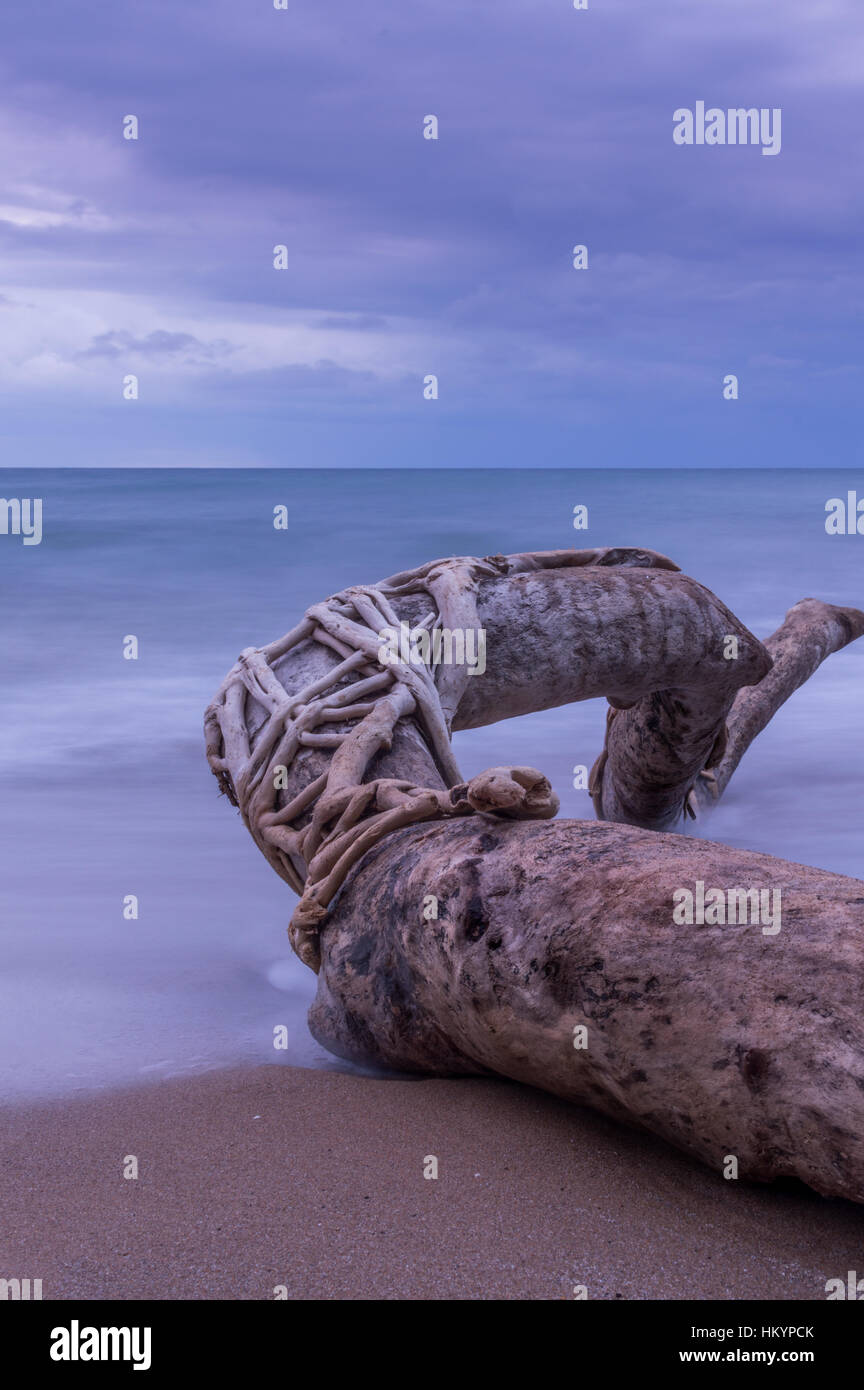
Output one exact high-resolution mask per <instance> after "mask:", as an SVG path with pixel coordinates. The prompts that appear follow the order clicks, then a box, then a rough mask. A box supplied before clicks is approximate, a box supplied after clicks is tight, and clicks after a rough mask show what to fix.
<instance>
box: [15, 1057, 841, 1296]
mask: <svg viewBox="0 0 864 1390" xmlns="http://www.w3.org/2000/svg"><path fill="white" fill-rule="evenodd" d="M0 1154H2V1182H3V1191H4V1203H3V1206H4V1213H3V1226H2V1233H0V1274H2V1275H3V1276H4V1277H7V1278H10V1277H19V1278H26V1277H29V1278H31V1279H34V1278H41V1279H42V1281H43V1297H44V1298H45V1299H79V1298H83V1299H95V1298H108V1299H137V1298H157V1299H217V1298H222V1299H272V1298H274V1296H275V1295H274V1290H275V1289H276V1288H277V1286H280V1285H281V1286H284V1287H285V1289H286V1290H287V1296H288V1298H289V1299H316V1300H317V1299H412V1300H413V1299H443V1298H455V1299H481V1300H482V1299H519V1300H526V1299H544V1300H545V1299H552V1300H558V1299H570V1298H572V1297H573V1287H574V1285H576V1284H584V1285H585V1286H586V1287H587V1291H588V1297H589V1298H594V1299H691V1298H695V1299H736V1298H755V1299H794V1300H808V1299H815V1300H822V1299H824V1297H825V1292H824V1286H825V1281H826V1279H828V1278H831V1277H836V1276H845V1272H846V1271H847V1270H848V1269H852V1268H857V1266H858V1265H859V1264H860V1261H861V1249H862V1241H864V1208H858V1207H855V1206H853V1205H851V1204H848V1203H845V1202H841V1201H825V1200H823V1199H821V1198H818V1197H816V1196H815V1195H813V1194H810V1193H809V1192H807V1191H806V1190H805V1189H804V1188H801V1187H798V1186H794V1185H792V1184H789V1185H787V1186H780V1187H774V1188H767V1187H753V1186H750V1185H747V1184H745V1183H743V1182H741V1183H731V1182H725V1181H724V1180H723V1179H722V1178H721V1177H720V1176H718V1175H715V1174H712V1173H710V1172H708V1171H707V1170H705V1169H703V1168H701V1167H700V1166H698V1165H697V1164H695V1163H694V1162H692V1161H691V1160H690V1159H688V1158H687V1157H686V1156H685V1155H683V1154H679V1153H677V1152H676V1151H674V1150H672V1149H670V1148H668V1147H667V1146H665V1145H664V1144H662V1143H660V1142H659V1141H655V1140H653V1139H651V1138H650V1137H645V1136H643V1135H640V1134H637V1133H635V1132H631V1131H628V1130H627V1129H624V1128H621V1127H619V1126H616V1125H614V1124H612V1123H610V1122H607V1121H605V1120H604V1119H602V1118H600V1117H598V1116H596V1115H593V1114H591V1113H589V1112H587V1111H582V1110H577V1109H575V1108H573V1107H572V1106H569V1105H567V1104H565V1103H563V1102H561V1101H558V1100H556V1099H555V1098H553V1097H551V1096H547V1095H544V1094H543V1093H541V1092H538V1091H534V1090H531V1089H528V1088H525V1087H520V1086H518V1085H515V1084H511V1083H509V1082H504V1081H495V1080H488V1081H487V1080H475V1079H467V1080H458V1081H453V1080H417V1081H408V1080H379V1079H369V1078H364V1077H358V1076H352V1075H347V1074H343V1073H339V1072H326V1071H312V1070H301V1069H295V1068H288V1067H276V1066H269V1067H256V1068H247V1069H235V1070H231V1071H220V1072H211V1073H207V1074H205V1075H203V1076H197V1077H194V1078H189V1079H175V1080H170V1081H165V1082H162V1083H160V1084H158V1085H153V1086H146V1087H138V1088H135V1089H130V1090H125V1091H122V1092H115V1093H110V1094H106V1093H102V1094H99V1095H97V1096H94V1097H91V1098H82V1099H75V1100H71V1101H64V1102H51V1103H47V1104H38V1105H36V1104H33V1105H27V1106H20V1105H19V1106H16V1107H14V1108H8V1109H6V1110H4V1112H3V1115H2V1141H0ZM127 1155H135V1156H136V1157H137V1159H138V1168H139V1177H138V1178H137V1180H131V1179H124V1177H123V1167H124V1160H125V1159H126V1157H127ZM428 1155H435V1156H436V1157H437V1160H438V1174H439V1176H438V1178H437V1179H434V1180H433V1179H425V1178H424V1176H423V1169H424V1159H426V1157H427V1156H428Z"/></svg>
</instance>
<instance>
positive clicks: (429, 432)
mask: <svg viewBox="0 0 864 1390" xmlns="http://www.w3.org/2000/svg"><path fill="white" fill-rule="evenodd" d="M862 73H864V6H862V4H861V0H782V3H780V2H779V0H658V2H657V3H652V0H589V9H588V10H587V11H576V10H574V9H573V5H572V0H426V3H421V2H420V0H363V3H359V0H288V8H287V10H276V9H274V7H273V3H272V0H138V2H137V3H136V2H135V0H75V3H74V4H70V3H65V2H64V0H31V3H29V4H24V3H23V0H17V3H15V4H11V3H10V4H7V5H6V6H4V7H3V13H2V19H0V143H2V159H0V248H2V258H3V268H4V270H3V280H2V286H0V436H2V440H3V458H2V463H3V464H5V465H7V466H9V465H26V464H38V465H60V464H75V465H85V464H98V465H108V464H117V465H121V464H122V465H147V464H163V465H175V466H177V465H187V464H188V465H195V466H203V465H208V464H214V465H220V466H226V465H257V466H262V465H273V466H285V465H293V466H303V465H314V466H324V465H333V466H346V465H365V466H372V465H383V466H393V467H397V466H401V467H409V466H410V467H415V466H434V465H441V466H459V467H466V466H472V465H473V466H477V465H496V464H501V465H508V466H514V465H522V466H542V465H544V464H548V465H556V466H560V465H573V466H592V465H604V466H605V465H613V466H614V465H626V466H630V467H632V466H634V465H641V464H644V465H652V466H664V465H673V466H693V465H708V464H711V465H724V464H728V465H753V466H757V465H772V466H776V465H794V466H810V465H813V466H837V467H850V466H855V465H857V464H858V463H859V460H860V454H861V443H860V441H861V426H860V412H858V411H856V410H855V408H854V403H855V401H856V399H858V398H860V396H861V394H862V382H861V341H862V329H861V322H862V297H864V296H862V286H864V273H862V264H861V256H862V251H861V247H862V227H864V207H862V204H864V196H862V173H864V170H862V163H864V158H862V148H864V116H862V109H864V107H862V92H861V85H862ZM698 101H704V102H705V103H706V105H708V106H709V107H710V106H716V107H720V108H726V107H738V106H745V107H758V108H763V107H764V108H771V109H773V108H775V107H776V108H780V109H781V110H782V150H781V152H780V154H779V155H777V156H775V157H766V156H764V155H763V154H762V152H761V150H760V148H759V147H746V146H745V147H740V146H739V147H732V146H722V147H708V146H701V147H700V146H692V147H681V146H678V145H676V144H675V143H674V142H673V139H672V131H673V119H672V118H673V112H674V111H675V110H676V109H678V108H682V107H689V108H694V107H695V105H696V103H697V102H698ZM130 114H131V115H136V116H137V117H138V120H139V138H138V140H137V141H133V140H125V139H124V138H123V118H124V117H125V116H127V115H130ZM428 115H435V116H437V118H438V122H439V138H438V140H437V141H432V140H426V139H424V138H423V122H424V117H426V116H428ZM280 243H281V244H284V245H286V246H287V248H288V268H287V269H285V270H275V269H274V268H273V248H274V246H275V245H277V244H280ZM577 243H584V244H585V245H587V247H588V253H589V265H588V269H587V270H583V271H576V270H574V269H573V268H572V255H571V253H572V248H573V246H574V245H575V244H577ZM130 373H131V374H135V375H136V376H137V377H138V379H139V391H140V396H139V399H138V400H137V401H124V399H123V396H122V384H123V378H124V377H125V376H126V375H127V374H130ZM429 373H435V374H436V375H437V376H438V379H439V393H440V394H439V399H438V400H437V401H427V400H424V398H423V379H424V377H425V376H426V375H427V374H429ZM729 373H734V374H736V375H737V376H738V377H739V382H740V388H739V389H740V398H739V399H738V400H737V401H727V400H724V398H723V380H724V377H725V376H726V375H727V374H729Z"/></svg>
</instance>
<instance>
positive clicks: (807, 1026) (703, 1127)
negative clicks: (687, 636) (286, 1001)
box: [309, 820, 864, 1202]
mask: <svg viewBox="0 0 864 1390" xmlns="http://www.w3.org/2000/svg"><path fill="white" fill-rule="evenodd" d="M699 881H702V882H703V883H705V884H706V885H707V886H708V887H714V886H718V887H721V888H724V889H725V888H730V887H732V886H735V885H741V886H743V887H751V886H755V887H758V888H759V889H760V890H769V891H773V890H774V889H777V890H779V891H780V892H781V893H782V926H781V929H780V931H779V932H777V933H776V934H773V935H765V934H764V933H763V931H762V929H761V928H760V926H759V924H748V925H729V924H727V925H719V924H718V925H702V926H700V925H692V926H687V925H678V924H676V923H675V921H674V920H673V893H674V892H675V890H676V889H678V888H689V889H691V890H692V889H694V887H695V885H696V883H697V882H699ZM430 895H433V896H434V898H435V899H437V913H438V916H437V919H433V920H431V921H427V920H425V918H424V909H425V905H427V904H428V903H429V901H430ZM862 985H864V883H861V882H859V881H858V880H856V879H850V878H843V877H841V876H839V875H836V874H829V873H823V872H820V871H818V870H816V869H809V868H803V867H801V866H800V865H797V864H789V863H786V862H785V861H784V860H781V859H774V858H772V857H770V856H769V855H764V854H755V853H749V852H746V851H741V850H735V849H730V848H729V847H727V846H725V845H718V844H712V843H709V842H705V841H698V840H693V839H690V838H688V837H685V836H683V835H672V834H658V833H656V832H652V831H646V830H640V829H637V828H635V827H630V826H619V825H611V824H604V823H602V822H601V823H595V822H590V821H550V822H546V823H544V824H521V825H513V824H509V825H504V824H501V823H500V822H494V821H492V820H488V821H487V822H486V823H478V822H476V821H463V822H460V823H458V824H452V823H451V824H443V825H431V826H418V827H413V828H411V829H407V830H402V831H400V832H399V833H398V834H396V835H394V836H393V837H392V838H390V839H388V840H387V841H385V842H384V843H383V844H381V845H379V846H378V848H377V849H375V850H373V851H372V853H371V854H369V855H368V856H367V858H366V859H365V860H364V861H363V863H362V864H360V865H359V866H358V868H357V869H355V871H354V873H353V875H352V877H351V879H350V880H349V882H348V883H347V884H346V887H345V890H344V891H343V894H342V896H341V897H340V899H339V901H338V903H337V904H336V905H335V908H334V910H333V912H332V913H331V916H330V919H329V920H328V923H327V926H326V929H325V932H324V960H323V965H322V969H321V972H320V974H319V976H318V993H317V998H316V1000H315V1003H314V1004H313V1007H312V1010H311V1012H310V1016H309V1023H310V1027H311V1029H312V1032H313V1033H314V1035H315V1037H316V1038H317V1039H318V1040H319V1041H320V1042H321V1043H322V1044H323V1045H324V1046H325V1047H327V1048H328V1049H329V1050H330V1051H331V1052H335V1053H337V1054H339V1055H341V1056H343V1057H349V1058H354V1059H355V1060H356V1059H358V1058H361V1059H364V1060H366V1061H369V1062H376V1063H378V1064H383V1065H386V1066H390V1067H399V1068H401V1069H402V1070H410V1071H418V1072H433V1073H439V1074H442V1075H448V1074H450V1075H454V1074H460V1073H463V1074H464V1073H474V1072H484V1071H486V1072H496V1073H498V1074H500V1075H503V1076H508V1077H512V1078H513V1079H515V1080H518V1081H523V1082H528V1083H530V1084H531V1085H534V1086H538V1087H541V1088H542V1089H543V1090H547V1091H552V1092H554V1093H555V1094H556V1095H559V1096H564V1097H566V1098H567V1099H569V1100H573V1101H577V1102H580V1103H582V1104H585V1105H590V1106H592V1107H594V1108H595V1109H599V1110H602V1111H603V1112H604V1113H606V1114H608V1115H611V1116H613V1117H615V1118H617V1119H621V1120H625V1121H627V1122H628V1123H630V1124H632V1125H640V1126H642V1127H643V1128H645V1129H648V1130H650V1131H652V1133H654V1134H658V1135H660V1136H662V1137H663V1138H665V1139H667V1140H670V1141H671V1142H672V1143H674V1144H676V1145H677V1146H679V1147H680V1148H682V1149H686V1150H687V1151H688V1152H690V1153H692V1154H695V1155H696V1156H697V1157H698V1158H700V1159H702V1160H704V1162H706V1163H707V1164H709V1165H710V1166H711V1167H713V1168H714V1169H715V1171H716V1172H718V1173H719V1172H720V1171H721V1170H722V1169H723V1166H724V1162H725V1160H726V1159H727V1156H730V1155H731V1156H733V1157H735V1158H737V1160H738V1165H739V1176H740V1177H742V1178H749V1179H757V1180H766V1179H769V1178H774V1177H778V1176H781V1175H790V1176H795V1177H798V1178H801V1179H803V1181H804V1182H806V1183H809V1184H810V1186H811V1187H814V1188H815V1189H816V1190H817V1191H818V1192H822V1193H824V1194H827V1195H832V1196H842V1197H849V1198H851V1199H852V1200H854V1201H858V1202H861V1201H864V1012H862V998H864V989H862ZM581 1026H584V1027H585V1029H586V1033H585V1035H579V1034H578V1033H576V1032H575V1030H577V1029H578V1028H580V1027H581ZM577 1042H579V1043H584V1046H579V1047H577V1046H575V1045H574V1044H575V1043H577Z"/></svg>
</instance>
